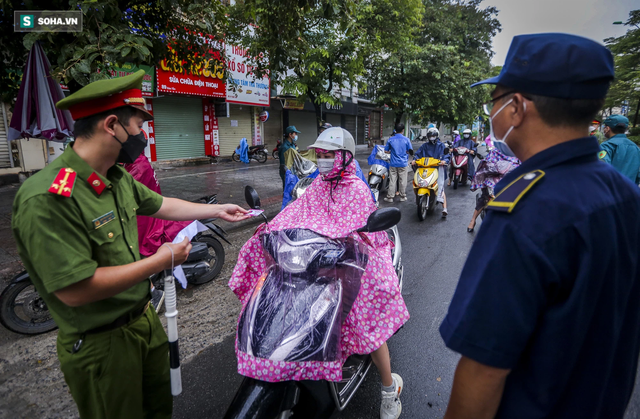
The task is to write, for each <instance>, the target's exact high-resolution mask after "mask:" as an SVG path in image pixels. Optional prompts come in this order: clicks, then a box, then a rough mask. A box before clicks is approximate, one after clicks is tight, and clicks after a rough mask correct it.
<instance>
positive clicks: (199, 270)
mask: <svg viewBox="0 0 640 419" xmlns="http://www.w3.org/2000/svg"><path fill="white" fill-rule="evenodd" d="M196 202H199V203H204V204H217V203H218V200H217V197H216V195H210V196H205V197H202V198H200V199H198V200H196ZM200 222H201V223H202V224H204V225H205V226H206V227H208V228H209V230H208V231H205V232H201V233H198V234H197V235H196V236H194V237H193V239H192V240H191V246H192V247H191V251H190V252H189V256H188V257H187V261H186V262H185V263H183V264H182V269H183V270H184V274H185V277H186V278H187V281H188V282H189V283H190V284H193V285H200V284H204V283H207V282H209V281H211V280H213V279H214V278H215V277H216V276H218V274H220V271H221V270H222V266H223V265H224V259H225V252H224V247H223V246H222V243H220V241H219V240H218V239H217V238H216V236H217V237H218V238H220V239H222V240H224V241H225V242H226V243H228V244H231V242H229V241H228V240H227V238H226V236H227V233H226V231H224V229H223V228H222V227H220V226H218V225H216V224H215V223H214V219H213V218H208V219H206V220H200ZM207 233H208V234H207ZM164 275H165V273H164V271H162V272H159V273H157V274H154V275H152V276H151V278H150V279H151V281H152V282H153V284H154V286H155V287H156V288H158V289H163V288H164ZM0 323H1V324H2V325H3V326H4V327H6V328H7V329H9V330H11V331H12V332H16V333H20V334H23V335H39V334H41V333H46V332H49V331H51V330H54V329H56V328H57V326H56V324H55V322H54V321H53V318H52V317H51V313H50V312H49V309H48V307H47V304H46V303H45V302H44V300H43V299H42V297H40V294H38V291H37V290H36V288H35V287H34V285H33V283H32V282H31V278H30V277H29V274H28V273H27V272H26V271H23V272H21V273H19V274H18V275H16V276H15V277H13V279H12V280H11V282H10V283H9V285H8V286H7V287H6V288H5V289H4V290H3V291H2V293H1V294H0Z"/></svg>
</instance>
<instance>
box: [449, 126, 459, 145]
mask: <svg viewBox="0 0 640 419" xmlns="http://www.w3.org/2000/svg"><path fill="white" fill-rule="evenodd" d="M451 134H452V136H453V144H455V143H457V142H458V141H460V131H458V130H457V129H455V130H453V132H452V133H451Z"/></svg>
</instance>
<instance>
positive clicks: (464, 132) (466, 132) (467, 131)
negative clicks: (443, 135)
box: [462, 128, 471, 134]
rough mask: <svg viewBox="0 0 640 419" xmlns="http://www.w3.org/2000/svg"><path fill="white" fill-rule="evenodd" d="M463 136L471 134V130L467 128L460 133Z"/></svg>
mask: <svg viewBox="0 0 640 419" xmlns="http://www.w3.org/2000/svg"><path fill="white" fill-rule="evenodd" d="M462 133H463V134H471V130H470V129H469V128H467V129H466V130H464V131H462Z"/></svg>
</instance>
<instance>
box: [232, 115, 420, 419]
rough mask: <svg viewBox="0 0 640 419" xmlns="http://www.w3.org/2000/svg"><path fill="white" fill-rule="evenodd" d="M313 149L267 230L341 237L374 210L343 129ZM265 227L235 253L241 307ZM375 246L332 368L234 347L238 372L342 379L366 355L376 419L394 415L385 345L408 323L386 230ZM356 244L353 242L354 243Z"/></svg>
mask: <svg viewBox="0 0 640 419" xmlns="http://www.w3.org/2000/svg"><path fill="white" fill-rule="evenodd" d="M311 147H312V148H315V149H316V155H317V157H318V169H319V171H320V176H318V177H317V178H316V179H315V181H314V182H313V183H312V184H311V185H310V186H309V187H308V189H307V190H306V192H305V193H304V194H303V195H302V196H301V197H300V198H298V199H297V200H296V201H294V202H292V203H291V204H289V205H288V206H287V207H286V208H285V209H284V210H283V211H282V212H280V214H278V215H277V216H276V217H275V218H274V219H273V220H272V221H271V222H269V228H270V230H271V231H279V230H283V229H291V228H302V229H310V230H312V231H315V232H316V233H319V234H322V235H324V236H327V237H330V238H342V237H346V236H348V235H349V234H350V233H352V232H353V231H355V230H357V229H359V228H360V227H362V226H364V225H365V224H366V222H367V218H368V217H369V215H370V214H371V213H372V212H373V211H375V210H376V205H375V203H374V202H373V199H372V198H371V192H370V190H369V187H368V185H367V184H366V183H364V182H363V181H362V180H361V179H359V178H358V177H357V176H356V175H355V173H356V166H355V163H354V156H355V143H354V141H353V137H352V136H351V134H349V132H348V131H346V130H344V129H342V128H330V129H327V130H326V131H324V132H323V133H322V134H320V136H319V137H318V139H317V141H316V143H315V144H314V145H313V146H311ZM263 229H264V225H263V226H261V227H260V228H259V229H258V231H256V233H255V234H254V235H253V237H252V238H251V239H249V241H248V242H247V243H246V244H245V245H244V246H243V248H242V250H241V251H240V255H239V258H238V263H237V265H236V267H235V269H234V272H233V275H232V277H231V280H230V281H229V286H230V287H231V289H232V290H233V291H234V292H235V293H236V295H237V296H238V298H239V299H240V301H241V302H242V305H243V310H244V308H245V307H246V305H247V303H248V301H249V299H250V297H251V293H252V291H253V289H254V286H255V285H256V283H257V282H258V280H259V278H260V277H261V275H263V274H264V273H265V271H266V269H267V267H266V261H265V254H264V250H263V248H262V244H261V242H260V238H259V236H260V233H261V232H262V231H263ZM367 236H368V238H369V240H370V242H371V244H372V246H373V247H374V249H373V250H372V251H370V252H369V260H368V263H367V266H366V269H365V272H364V274H363V275H362V278H361V287H360V291H359V294H358V297H357V298H356V301H355V302H354V304H353V306H352V308H351V311H350V312H349V315H348V316H347V318H346V320H345V321H344V322H343V324H342V329H341V337H340V349H341V350H340V353H341V359H339V360H338V361H336V362H319V361H304V362H287V361H272V360H269V359H264V358H258V357H255V356H253V355H250V354H247V353H245V352H242V351H240V350H239V349H238V345H237V341H236V355H237V357H238V372H239V373H240V374H242V375H245V376H248V377H252V378H255V379H258V380H263V381H270V382H276V381H286V380H328V381H339V380H341V379H342V365H343V364H344V361H345V360H346V359H347V358H348V357H349V356H350V355H352V354H368V353H370V354H371V356H372V359H373V362H374V363H375V365H376V366H377V367H378V370H379V371H380V375H381V377H382V407H381V418H383V419H387V418H389V419H395V418H397V417H398V416H399V415H400V411H401V403H400V400H399V395H400V392H401V391H402V386H403V383H402V378H400V376H399V375H398V374H392V373H391V362H390V357H389V349H388V347H387V344H386V341H387V339H389V338H390V337H391V336H392V335H393V334H394V333H395V332H396V331H397V330H398V329H399V328H400V327H401V326H402V325H403V324H404V323H405V322H406V321H407V320H408V319H409V313H408V311H407V308H406V306H405V303H404V300H403V299H402V295H401V293H400V289H399V284H398V277H397V275H396V273H395V270H394V268H393V264H392V260H391V243H390V241H389V239H388V237H387V234H386V232H377V233H367ZM358 240H360V239H359V238H358Z"/></svg>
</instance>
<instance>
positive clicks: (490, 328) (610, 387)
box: [440, 137, 640, 419]
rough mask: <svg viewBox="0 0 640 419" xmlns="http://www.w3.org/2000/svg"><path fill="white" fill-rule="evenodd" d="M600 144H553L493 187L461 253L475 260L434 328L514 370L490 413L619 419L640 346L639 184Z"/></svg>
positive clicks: (451, 342)
mask: <svg viewBox="0 0 640 419" xmlns="http://www.w3.org/2000/svg"><path fill="white" fill-rule="evenodd" d="M599 151H600V148H599V146H598V142H597V141H596V139H594V138H593V137H586V138H580V139H577V140H573V141H569V142H566V143H562V144H559V145H556V146H554V147H551V148H549V149H547V150H544V151H542V152H540V153H538V154H536V155H534V156H533V157H531V158H529V159H528V160H526V161H525V162H523V163H522V165H521V166H520V167H518V168H517V169H515V170H514V171H512V172H511V173H509V174H507V175H506V176H505V177H504V179H503V180H502V181H500V183H498V185H497V187H496V189H495V191H496V193H497V195H496V198H495V200H494V201H493V202H492V204H490V206H489V207H487V216H486V217H485V219H484V221H483V224H482V226H481V228H480V231H479V234H478V236H477V237H476V239H475V242H474V244H473V247H472V248H471V250H470V251H469V254H470V255H482V257H472V258H469V259H468V260H467V262H466V264H465V266H464V269H463V271H462V274H461V276H460V280H459V282H458V286H457V289H456V291H455V294H454V296H453V299H452V301H451V304H450V306H449V312H448V314H447V316H446V318H445V319H444V321H443V323H442V325H441V326H440V333H441V335H442V338H443V339H444V342H445V344H446V345H447V346H448V347H449V348H451V349H452V350H454V351H457V352H459V353H461V354H462V355H464V356H466V357H468V358H471V359H473V360H475V361H477V362H480V363H483V364H485V365H490V366H493V367H497V368H505V369H511V373H510V374H509V375H508V377H507V379H506V384H505V389H504V394H503V396H502V400H501V402H500V407H499V409H498V412H497V415H496V418H497V419H504V418H518V419H533V418H536V419H537V418H547V419H560V418H581V419H596V418H622V417H623V416H624V412H625V408H626V406H627V403H628V401H629V398H630V397H631V393H632V391H633V386H634V381H635V376H636V371H637V366H638V353H639V352H640V304H638V296H640V258H638V249H640V217H638V214H640V189H639V188H638V187H637V186H636V185H634V184H633V183H631V182H630V181H629V180H628V179H627V178H625V177H624V176H622V175H621V174H620V173H619V172H618V171H617V170H615V169H614V168H612V167H611V166H610V165H607V164H602V162H600V161H598V157H597V154H598V152H599ZM536 171H540V172H536ZM532 179H536V180H537V182H536V183H535V184H531V183H530V182H532ZM512 182H513V183H512ZM501 201H502V202H501ZM505 201H510V203H509V202H505ZM514 202H515V204H514ZM500 204H502V206H501V205H500ZM492 208H493V209H492ZM509 210H511V211H510V212H509Z"/></svg>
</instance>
